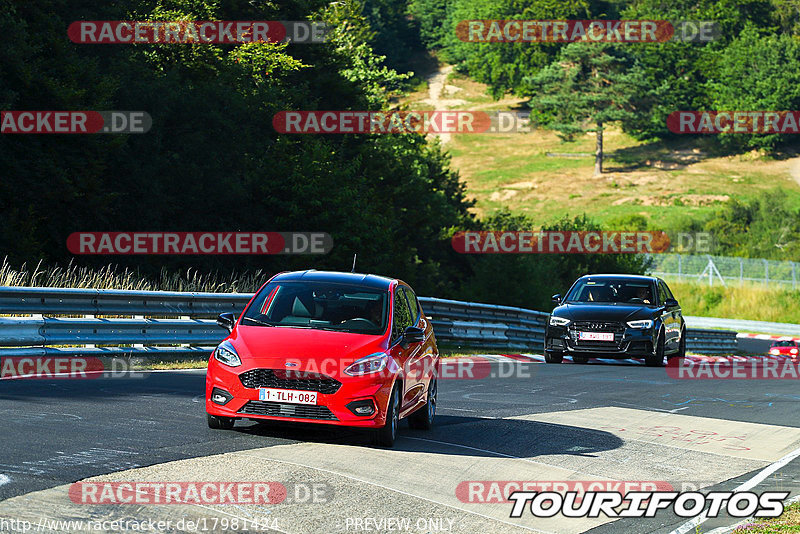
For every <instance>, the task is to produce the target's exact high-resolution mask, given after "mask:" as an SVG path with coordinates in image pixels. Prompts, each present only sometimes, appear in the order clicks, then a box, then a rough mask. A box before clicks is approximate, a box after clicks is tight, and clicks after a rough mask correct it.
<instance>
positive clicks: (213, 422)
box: [206, 413, 236, 430]
mask: <svg viewBox="0 0 800 534" xmlns="http://www.w3.org/2000/svg"><path fill="white" fill-rule="evenodd" d="M206 418H207V420H208V428H213V429H214V430H230V429H231V428H233V424H234V423H235V422H236V419H235V418H233V417H223V416H220V415H211V414H210V413H206Z"/></svg>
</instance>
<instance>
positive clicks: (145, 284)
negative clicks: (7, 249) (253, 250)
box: [0, 258, 267, 293]
mask: <svg viewBox="0 0 800 534" xmlns="http://www.w3.org/2000/svg"><path fill="white" fill-rule="evenodd" d="M266 279H267V273H265V272H262V271H260V270H258V271H255V272H252V273H241V274H237V273H231V274H228V275H222V274H219V273H216V272H213V273H200V272H199V271H197V270H195V269H188V270H186V271H181V272H170V271H167V270H162V271H161V272H160V273H159V276H158V277H157V278H154V279H150V278H146V277H144V276H142V275H141V274H140V273H139V271H137V270H132V269H128V268H125V269H120V268H118V267H117V266H115V265H111V264H109V265H106V266H105V267H102V268H100V269H92V268H89V267H79V266H77V265H75V264H73V263H72V262H70V263H69V264H68V265H66V266H64V267H61V266H43V265H42V263H41V262H39V263H38V264H36V265H35V266H33V267H32V268H31V267H29V266H28V265H27V264H23V265H22V266H20V267H19V268H17V267H14V266H12V265H10V264H9V263H8V262H7V261H6V259H5V258H4V259H3V263H2V264H0V286H23V287H76V288H92V289H129V290H159V291H208V292H214V293H231V292H233V293H238V292H241V293H252V292H254V291H256V290H257V289H258V288H259V287H261V284H263V283H264V281H266Z"/></svg>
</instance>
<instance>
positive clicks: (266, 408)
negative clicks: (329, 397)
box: [238, 400, 338, 421]
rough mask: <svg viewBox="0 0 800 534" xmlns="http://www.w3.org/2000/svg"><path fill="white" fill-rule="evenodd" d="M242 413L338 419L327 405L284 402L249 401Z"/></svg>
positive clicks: (328, 419) (243, 407) (240, 411)
mask: <svg viewBox="0 0 800 534" xmlns="http://www.w3.org/2000/svg"><path fill="white" fill-rule="evenodd" d="M238 413H241V414H249V415H269V416H272V417H297V418H299V419H324V420H327V421H338V419H337V418H336V416H335V415H333V413H331V411H330V410H329V409H328V407H327V406H312V405H307V404H287V403H284V402H267V401H254V400H251V401H248V402H247V404H245V405H244V406H242V407H241V408H240V409H239V412H238Z"/></svg>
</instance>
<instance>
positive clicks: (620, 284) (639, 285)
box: [564, 279, 656, 305]
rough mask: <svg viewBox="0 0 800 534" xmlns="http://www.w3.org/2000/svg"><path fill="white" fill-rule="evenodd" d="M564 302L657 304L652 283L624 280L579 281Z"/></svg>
mask: <svg viewBox="0 0 800 534" xmlns="http://www.w3.org/2000/svg"><path fill="white" fill-rule="evenodd" d="M564 300H565V301H566V302H602V303H626V304H645V305H647V304H655V302H656V301H655V298H654V297H653V285H652V284H651V283H650V282H648V281H644V280H642V281H631V280H623V279H606V280H578V282H576V283H575V285H574V286H572V289H570V291H569V293H567V296H566V298H565V299H564Z"/></svg>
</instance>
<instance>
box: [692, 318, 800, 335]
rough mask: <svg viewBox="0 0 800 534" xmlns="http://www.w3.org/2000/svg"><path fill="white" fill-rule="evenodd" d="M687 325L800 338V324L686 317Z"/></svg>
mask: <svg viewBox="0 0 800 534" xmlns="http://www.w3.org/2000/svg"><path fill="white" fill-rule="evenodd" d="M685 319H686V324H687V325H690V326H692V327H697V328H726V329H728V330H736V331H737V332H756V333H761V334H777V335H784V336H800V324H791V323H771V322H767V321H748V320H744V319H716V318H713V317H690V316H687V317H685Z"/></svg>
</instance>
